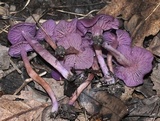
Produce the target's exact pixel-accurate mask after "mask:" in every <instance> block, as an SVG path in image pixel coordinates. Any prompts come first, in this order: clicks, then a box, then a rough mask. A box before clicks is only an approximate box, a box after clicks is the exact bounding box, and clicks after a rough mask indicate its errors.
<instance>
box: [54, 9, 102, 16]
mask: <svg viewBox="0 0 160 121" xmlns="http://www.w3.org/2000/svg"><path fill="white" fill-rule="evenodd" d="M57 11H58V12H62V13H68V14H72V15H77V16H82V17H86V16H88V15H90V14H91V13H93V12H97V11H99V10H98V9H95V10H92V11H90V12H89V13H87V14H86V15H85V14H80V13H74V12H69V11H64V10H57Z"/></svg>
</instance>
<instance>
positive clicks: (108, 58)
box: [107, 53, 114, 73]
mask: <svg viewBox="0 0 160 121" xmlns="http://www.w3.org/2000/svg"><path fill="white" fill-rule="evenodd" d="M107 65H108V68H109V70H110V71H111V72H112V73H114V70H113V64H112V55H111V54H110V53H108V54H107Z"/></svg>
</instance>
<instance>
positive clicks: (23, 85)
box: [13, 71, 47, 95]
mask: <svg viewBox="0 0 160 121" xmlns="http://www.w3.org/2000/svg"><path fill="white" fill-rule="evenodd" d="M46 73H47V72H46V71H44V72H43V73H41V74H39V76H44V75H45V74H46ZM31 81H33V79H32V78H29V79H26V80H25V81H24V82H23V84H22V85H21V86H20V87H19V88H18V89H17V90H16V91H15V93H14V94H13V95H17V94H18V93H19V92H20V91H21V90H22V89H23V88H24V87H25V86H26V85H27V84H28V83H29V82H31Z"/></svg>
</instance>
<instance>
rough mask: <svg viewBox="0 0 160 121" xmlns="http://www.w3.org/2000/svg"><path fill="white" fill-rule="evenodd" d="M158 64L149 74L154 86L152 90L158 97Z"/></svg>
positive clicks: (159, 72) (159, 85) (159, 91)
mask: <svg viewBox="0 0 160 121" xmlns="http://www.w3.org/2000/svg"><path fill="white" fill-rule="evenodd" d="M159 79H160V63H158V65H157V66H156V67H154V68H153V71H152V74H151V80H152V82H153V84H154V86H153V89H154V90H156V92H157V95H160V88H159V87H160V80H159Z"/></svg>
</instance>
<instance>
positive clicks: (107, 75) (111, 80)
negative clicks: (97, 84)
mask: <svg viewBox="0 0 160 121" xmlns="http://www.w3.org/2000/svg"><path fill="white" fill-rule="evenodd" d="M95 53H96V56H97V59H98V63H99V65H100V68H101V70H102V72H103V75H104V79H105V81H106V82H107V83H108V84H113V83H115V79H114V78H113V77H111V76H110V73H109V70H108V67H107V65H106V63H105V61H104V58H103V56H102V50H101V49H97V48H95Z"/></svg>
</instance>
